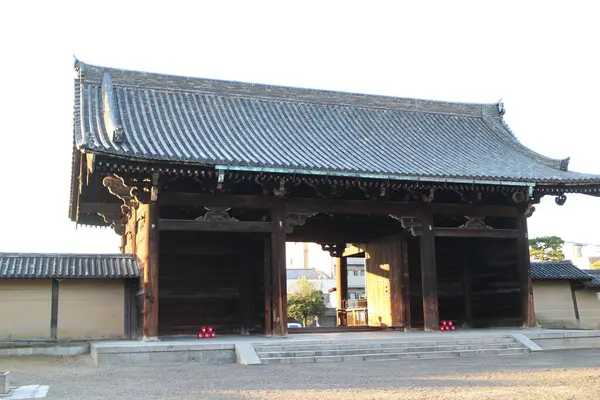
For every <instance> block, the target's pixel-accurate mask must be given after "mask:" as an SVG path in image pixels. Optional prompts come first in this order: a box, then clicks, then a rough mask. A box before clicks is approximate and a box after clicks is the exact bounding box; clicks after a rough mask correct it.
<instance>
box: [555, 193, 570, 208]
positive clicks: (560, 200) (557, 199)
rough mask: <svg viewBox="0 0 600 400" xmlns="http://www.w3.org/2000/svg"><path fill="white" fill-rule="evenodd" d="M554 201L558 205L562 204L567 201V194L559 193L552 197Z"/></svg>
mask: <svg viewBox="0 0 600 400" xmlns="http://www.w3.org/2000/svg"><path fill="white" fill-rule="evenodd" d="M554 202H555V203H556V204H558V205H559V206H562V205H564V204H565V203H566V202H567V196H566V195H565V194H564V193H561V194H559V195H558V196H556V197H555V198H554Z"/></svg>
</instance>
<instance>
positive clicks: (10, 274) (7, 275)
mask: <svg viewBox="0 0 600 400" xmlns="http://www.w3.org/2000/svg"><path fill="white" fill-rule="evenodd" d="M138 277H139V267H138V263H137V258H136V257H135V256H133V255H129V254H32V253H0V279H26V278H30V279H119V278H138Z"/></svg>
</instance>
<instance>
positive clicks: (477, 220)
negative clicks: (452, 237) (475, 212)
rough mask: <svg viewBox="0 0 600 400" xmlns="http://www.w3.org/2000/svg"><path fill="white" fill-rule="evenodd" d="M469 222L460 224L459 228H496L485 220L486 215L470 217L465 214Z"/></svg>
mask: <svg viewBox="0 0 600 400" xmlns="http://www.w3.org/2000/svg"><path fill="white" fill-rule="evenodd" d="M465 218H466V219H467V222H465V223H464V224H463V225H461V226H459V227H458V228H459V229H494V228H492V227H491V226H489V225H486V223H485V222H484V219H485V217H469V216H465Z"/></svg>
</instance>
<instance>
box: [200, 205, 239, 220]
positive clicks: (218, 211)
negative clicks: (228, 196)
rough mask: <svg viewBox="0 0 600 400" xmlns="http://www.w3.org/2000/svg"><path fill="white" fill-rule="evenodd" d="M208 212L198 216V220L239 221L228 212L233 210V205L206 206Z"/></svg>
mask: <svg viewBox="0 0 600 400" xmlns="http://www.w3.org/2000/svg"><path fill="white" fill-rule="evenodd" d="M204 208H205V209H206V210H207V212H206V214H204V215H203V216H201V217H198V218H196V221H230V222H238V220H237V219H235V218H233V217H232V216H231V215H229V214H228V213H227V211H229V210H231V207H204Z"/></svg>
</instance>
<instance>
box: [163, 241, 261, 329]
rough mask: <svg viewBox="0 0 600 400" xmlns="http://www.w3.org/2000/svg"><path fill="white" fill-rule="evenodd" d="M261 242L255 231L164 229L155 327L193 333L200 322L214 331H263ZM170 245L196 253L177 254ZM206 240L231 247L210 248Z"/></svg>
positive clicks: (217, 245) (220, 245)
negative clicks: (180, 230) (157, 324)
mask: <svg viewBox="0 0 600 400" xmlns="http://www.w3.org/2000/svg"><path fill="white" fill-rule="evenodd" d="M263 243H264V238H263V237H262V236H260V235H258V236H257V235H256V234H234V233H230V234H226V233H199V232H196V233H194V232H163V233H162V235H161V257H160V265H161V268H160V272H159V274H160V277H159V279H160V283H161V284H160V292H159V296H160V311H159V312H160V318H159V333H160V334H161V335H171V334H195V333H197V332H198V330H199V328H200V326H203V325H210V326H213V327H214V328H215V329H216V331H217V332H218V333H241V332H242V331H244V333H246V332H250V331H262V330H263V329H264V318H265V317H264V311H265V310H264V291H265V290H264V287H263V285H264V283H263V276H264V262H263V256H264V247H263ZM174 245H177V246H178V247H177V248H180V249H181V248H185V247H189V248H194V247H197V249H198V253H192V252H184V253H183V254H176V253H174V252H172V251H169V249H170V247H171V246H174ZM211 245H214V246H216V247H224V246H226V245H227V246H229V247H230V249H231V250H232V251H229V252H219V253H215V252H211V251H210V247H211ZM202 249H206V250H207V252H206V253H205V254H201V253H199V251H201V250H202Z"/></svg>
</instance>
